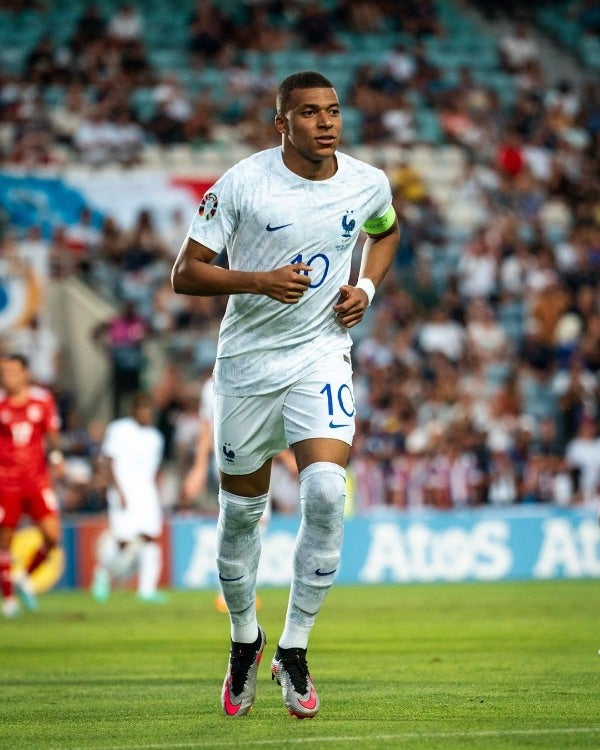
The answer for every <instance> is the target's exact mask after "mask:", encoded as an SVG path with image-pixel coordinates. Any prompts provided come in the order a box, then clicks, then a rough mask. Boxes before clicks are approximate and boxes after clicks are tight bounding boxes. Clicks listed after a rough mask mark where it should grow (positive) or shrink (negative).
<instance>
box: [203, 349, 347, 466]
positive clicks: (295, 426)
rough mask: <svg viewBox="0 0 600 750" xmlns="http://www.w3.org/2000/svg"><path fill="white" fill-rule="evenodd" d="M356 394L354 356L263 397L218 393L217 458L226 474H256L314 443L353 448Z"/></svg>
mask: <svg viewBox="0 0 600 750" xmlns="http://www.w3.org/2000/svg"><path fill="white" fill-rule="evenodd" d="M355 411H356V410H355V406H354V391H353V388H352V365H351V363H350V357H349V355H342V354H336V355H335V357H332V358H331V359H327V358H323V359H321V360H319V362H318V363H317V367H313V368H311V370H310V371H309V372H307V374H306V375H305V376H304V377H303V378H302V379H301V380H299V381H297V382H296V383H294V384H293V385H291V386H288V387H287V388H284V389H282V390H279V391H275V392H274V393H269V394H264V395H260V396H244V397H241V398H240V397H236V396H225V395H223V394H221V393H215V413H214V420H215V425H214V426H215V430H214V434H215V455H216V459H217V464H218V467H219V469H220V471H222V472H223V473H224V474H235V475H243V474H252V472H254V471H256V470H257V469H259V468H260V467H261V466H262V465H263V464H264V463H265V461H267V460H268V459H270V458H273V456H276V455H277V454H278V453H281V451H283V450H285V449H286V448H287V447H288V446H290V445H294V443H298V442H300V441H301V440H307V439H309V438H332V439H335V440H342V441H343V442H344V443H348V445H352V438H353V437H354V415H355Z"/></svg>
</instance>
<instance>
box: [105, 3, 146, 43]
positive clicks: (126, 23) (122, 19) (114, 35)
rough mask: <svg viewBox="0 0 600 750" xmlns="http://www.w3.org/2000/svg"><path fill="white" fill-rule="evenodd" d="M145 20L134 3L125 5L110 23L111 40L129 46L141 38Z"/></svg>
mask: <svg viewBox="0 0 600 750" xmlns="http://www.w3.org/2000/svg"><path fill="white" fill-rule="evenodd" d="M143 30H144V20H143V18H142V16H141V14H140V13H139V11H138V10H137V8H136V7H135V5H133V4H132V3H123V4H122V5H121V6H120V7H119V8H118V9H117V11H116V13H114V14H113V16H112V17H111V18H110V20H109V22H108V28H107V33H108V36H109V38H110V39H111V40H112V41H113V42H115V43H117V44H123V45H124V44H127V43H129V42H134V41H137V40H139V39H140V38H141V36H142V32H143Z"/></svg>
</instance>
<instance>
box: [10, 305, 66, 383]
mask: <svg viewBox="0 0 600 750" xmlns="http://www.w3.org/2000/svg"><path fill="white" fill-rule="evenodd" d="M11 343H12V350H13V351H15V352H18V353H19V354H22V355H23V356H24V357H26V358H27V360H28V362H29V370H30V373H31V379H32V381H33V382H34V383H37V384H39V385H43V386H45V387H46V388H53V387H54V385H55V384H56V378H57V375H58V363H59V359H58V357H59V343H58V338H57V337H56V334H55V333H54V331H53V330H52V329H51V328H50V326H49V325H48V323H47V322H46V321H45V320H44V319H43V318H40V317H39V316H38V315H34V316H32V317H31V318H30V320H29V321H28V323H27V325H26V326H24V327H22V328H17V330H16V331H14V333H13V334H12V336H11Z"/></svg>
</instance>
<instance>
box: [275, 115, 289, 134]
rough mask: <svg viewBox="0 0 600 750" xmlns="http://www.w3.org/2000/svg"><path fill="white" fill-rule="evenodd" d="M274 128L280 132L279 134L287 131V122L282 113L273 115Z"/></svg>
mask: <svg viewBox="0 0 600 750" xmlns="http://www.w3.org/2000/svg"><path fill="white" fill-rule="evenodd" d="M275 128H276V129H277V132H278V133H281V135H285V134H286V133H287V132H288V123H287V119H286V117H285V116H284V115H280V114H276V115H275Z"/></svg>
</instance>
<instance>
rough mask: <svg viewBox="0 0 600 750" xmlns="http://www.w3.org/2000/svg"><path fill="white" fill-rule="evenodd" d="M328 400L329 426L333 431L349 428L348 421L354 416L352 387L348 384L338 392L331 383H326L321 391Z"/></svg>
mask: <svg viewBox="0 0 600 750" xmlns="http://www.w3.org/2000/svg"><path fill="white" fill-rule="evenodd" d="M320 393H321V394H324V395H325V397H326V398H327V413H328V414H329V417H330V420H329V426H330V427H331V428H333V429H335V428H336V427H348V425H349V422H348V419H351V418H352V417H353V416H354V412H355V407H354V398H353V397H352V391H351V390H350V386H348V385H347V384H346V383H344V384H343V385H341V386H340V387H339V388H338V389H337V392H336V391H335V388H332V387H331V383H326V384H325V386H324V387H323V388H322V389H321V391H320Z"/></svg>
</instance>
